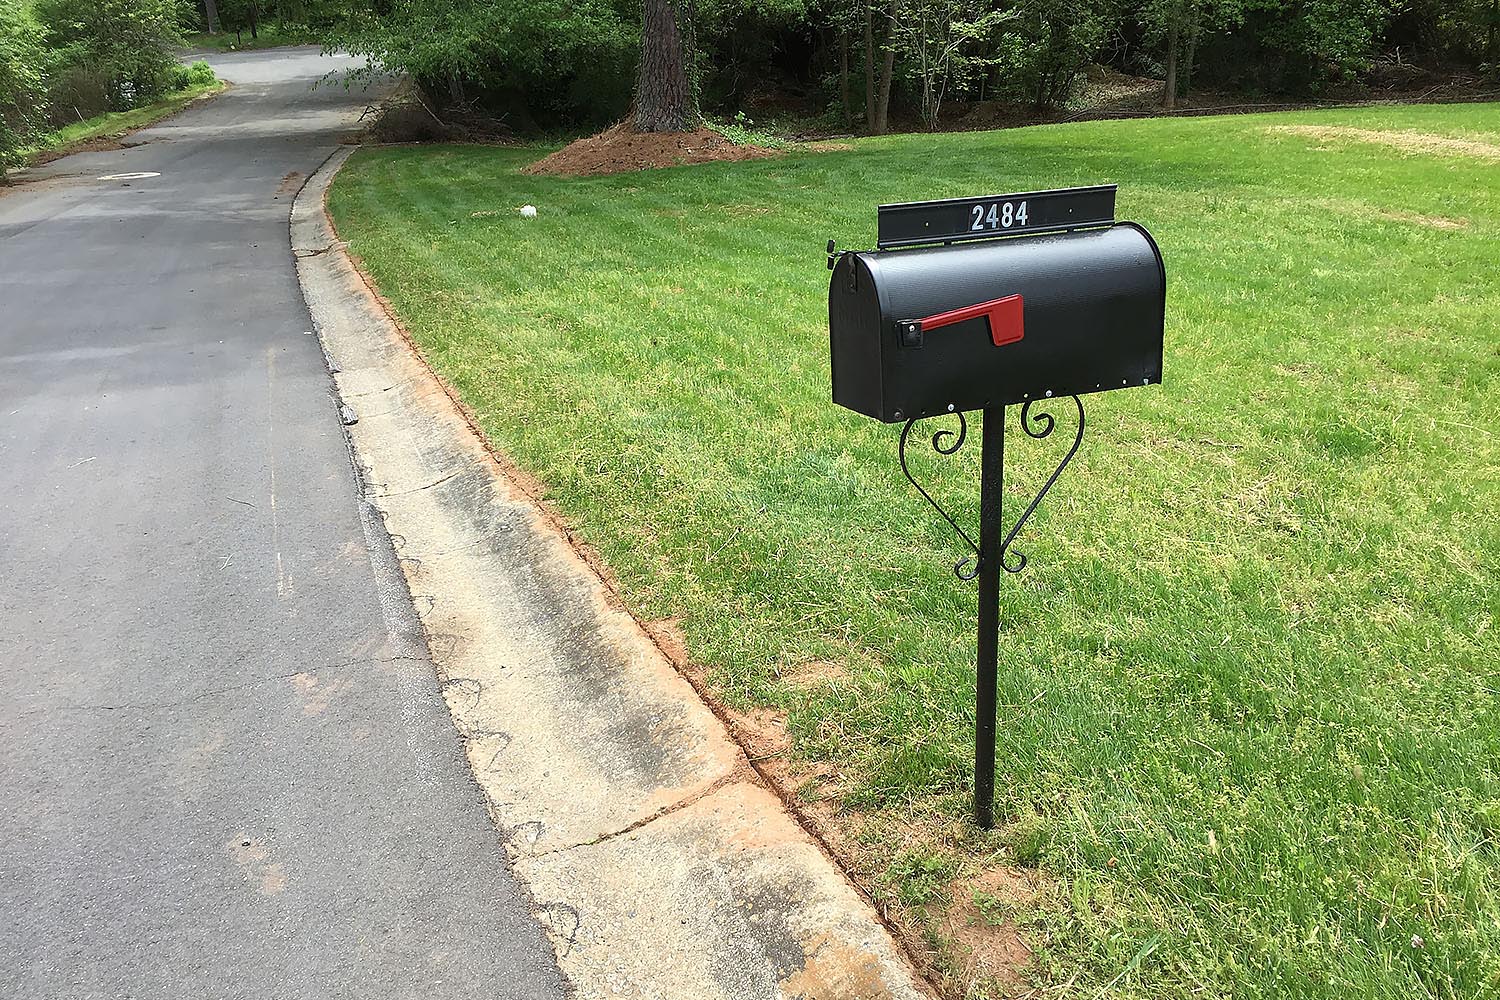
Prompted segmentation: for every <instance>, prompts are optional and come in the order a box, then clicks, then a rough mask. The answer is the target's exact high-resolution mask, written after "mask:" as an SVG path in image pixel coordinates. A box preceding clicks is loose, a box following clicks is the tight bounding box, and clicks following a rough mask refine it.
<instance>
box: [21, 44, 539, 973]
mask: <svg viewBox="0 0 1500 1000" xmlns="http://www.w3.org/2000/svg"><path fill="white" fill-rule="evenodd" d="M216 62H217V63H218V65H217V67H216V68H217V69H218V70H219V72H220V75H221V76H223V77H225V78H227V79H229V80H232V81H234V82H235V84H236V86H235V87H234V89H232V90H231V91H230V92H229V93H227V94H226V95H224V96H222V97H219V98H217V99H215V100H213V101H211V102H207V103H204V104H201V105H197V106H195V107H194V108H192V109H191V110H189V111H187V112H185V113H183V114H182V115H180V116H178V117H177V118H175V119H172V120H171V121H169V122H167V123H165V124H164V125H162V126H159V127H157V128H154V129H151V130H149V131H147V132H143V133H138V134H137V135H136V136H134V137H133V138H132V139H131V140H129V141H130V142H131V143H141V144H139V145H132V146H131V148H128V149H121V150H111V151H103V152H97V153H88V154H82V155H76V156H73V157H69V158H67V159H64V160H60V161H57V162H55V163H53V164H51V165H49V166H48V167H47V168H44V169H43V170H41V171H38V172H37V173H38V176H39V177H40V179H38V180H35V181H34V182H32V183H29V184H27V185H24V186H22V187H20V188H19V189H17V190H15V191H13V192H11V193H6V194H0V996H3V997H6V998H33V997H35V998H62V997H111V998H115V997H173V998H179V997H194V998H203V1000H210V998H229V997H299V998H300V997H309V998H310V997H360V998H366V997H371V998H373V997H401V998H411V997H423V998H442V997H491V998H493V997H525V998H528V1000H530V998H548V997H554V996H562V995H564V993H565V990H564V986H563V984H562V980H561V977H560V975H559V973H558V972H557V969H556V966H555V964H554V962H553V959H552V954H551V950H550V948H549V946H548V945H547V943H546V941H545V939H544V937H543V935H542V933H541V931H540V929H539V927H538V926H537V924H536V922H535V921H534V920H533V918H532V917H531V915H530V912H529V907H528V902H527V900H526V898H525V894H524V891H523V890H521V889H520V888H518V886H517V884H516V883H515V882H514V881H513V879H512V877H511V875H510V873H509V871H508V869H507V867H506V863H505V859H504V854H503V852H502V850H501V849H500V847H499V844H498V837H497V835H496V833H495V831H494V829H493V828H492V826H491V822H490V819H489V817H488V815H487V813H486V811H485V808H484V805H483V802H482V799H481V796H480V793H479V791H478V790H477V788H476V787H475V786H474V784H473V781H472V778H471V776H470V774H469V772H468V768H467V765H466V763H465V761H464V760H463V757H462V750H461V748H460V744H459V741H458V739H457V736H456V734H455V733H454V730H453V725H452V722H451V720H450V717H449V715H448V712H447V709H446V708H445V706H444V705H443V702H442V698H441V695H440V692H439V690H438V684H437V681H436V679H435V677H434V674H433V670H432V665H431V663H430V661H429V660H428V658H427V650H426V646H425V644H424V642H423V640H422V637H421V630H420V627H419V624H418V621H417V619H416V616H415V615H414V613H413V604H412V599H411V597H410V596H409V595H408V593H407V592H406V589H405V585H404V583H403V582H402V580H401V577H400V575H399V572H398V570H397V567H396V565H395V562H394V557H393V554H392V552H391V547H390V542H389V539H387V538H386V537H385V535H384V532H383V529H382V528H381V526H380V524H379V521H378V519H376V518H374V517H373V516H372V515H371V514H370V513H369V511H368V510H367V509H365V507H364V505H363V503H362V502H361V501H360V499H359V489H358V484H357V481H356V476H355V473H354V470H353V468H352V465H351V461H350V456H349V452H348V449H347V446H346V442H345V438H344V434H343V428H342V426H341V425H340V422H339V419H338V410H337V406H336V404H335V403H334V401H333V399H332V396H331V386H330V381H329V376H328V373H327V371H326V369H325V367H324V362H323V358H322V355H321V352H320V349H319V346H318V343H317V339H316V338H315V337H313V336H311V335H310V334H309V333H308V332H307V331H310V330H311V325H310V323H309V320H308V314H307V309H306V306H305V304H304V303H303V301H302V297H301V293H300V291H299V289H298V285H297V281H296V278H295V275H294V269H293V261H292V257H291V252H290V249H289V243H288V231H287V217H288V211H289V207H290V205H291V201H292V198H293V195H294V194H295V192H296V190H297V187H298V186H299V184H300V183H301V180H302V178H303V177H304V176H305V175H307V174H309V173H311V172H312V171H313V170H314V169H315V168H316V167H317V166H318V164H319V163H320V162H322V160H323V159H324V158H325V157H326V156H327V155H328V154H329V153H330V152H331V151H332V150H333V148H334V146H335V144H336V143H337V142H338V140H339V138H340V136H341V134H342V133H343V132H344V131H345V130H346V129H347V128H348V127H349V125H350V124H351V122H352V120H353V118H354V117H355V116H356V115H357V114H358V113H359V111H360V110H362V109H363V107H364V106H365V104H366V97H365V96H364V95H363V94H361V93H359V92H353V93H351V92H348V91H346V90H344V89H343V88H342V87H335V88H319V89H317V90H312V89H310V86H311V84H312V82H313V81H314V80H315V79H317V78H318V77H319V76H320V75H322V74H323V73H325V72H327V71H328V70H329V69H334V68H340V67H343V66H348V65H352V64H351V63H350V62H349V61H348V60H335V59H329V58H322V57H319V56H318V55H317V54H316V52H315V51H312V50H276V51H269V52H262V53H245V54H239V55H230V56H226V57H222V58H220V59H218V60H216ZM127 172H151V173H154V174H158V175H159V176H152V177H147V178H139V179H135V180H103V179H100V178H102V177H103V176H105V175H109V174H118V173H127ZM418 603H419V604H420V602H418Z"/></svg>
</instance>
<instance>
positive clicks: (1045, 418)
mask: <svg viewBox="0 0 1500 1000" xmlns="http://www.w3.org/2000/svg"><path fill="white" fill-rule="evenodd" d="M1065 400H1071V401H1072V403H1073V406H1074V408H1075V409H1077V411H1078V429H1077V431H1076V432H1075V433H1074V435H1073V444H1072V446H1071V447H1069V448H1068V451H1067V453H1066V454H1064V455H1063V457H1062V460H1061V461H1059V462H1058V463H1057V466H1056V467H1055V468H1054V469H1053V470H1052V474H1051V475H1050V476H1048V477H1047V481H1046V482H1044V483H1043V484H1042V487H1041V489H1039V490H1038V491H1037V493H1036V496H1034V497H1033V498H1032V500H1031V502H1030V503H1029V504H1027V505H1026V509H1025V510H1024V511H1022V512H1021V516H1020V517H1018V518H1016V522H1015V524H1013V525H1011V527H1010V530H1009V531H1007V532H1006V533H1005V536H1004V539H1003V541H1001V543H1000V550H999V557H998V559H999V566H1000V568H1001V569H1004V570H1005V571H1006V572H1007V573H1019V572H1021V571H1022V570H1023V569H1025V568H1026V563H1027V558H1026V554H1025V553H1024V552H1022V551H1021V550H1020V549H1017V548H1014V546H1013V543H1014V542H1015V540H1016V536H1017V535H1019V534H1020V533H1021V529H1022V528H1024V527H1025V526H1026V522H1027V521H1029V520H1031V515H1032V514H1034V513H1036V509H1037V507H1038V506H1039V505H1040V504H1041V502H1042V500H1043V498H1045V497H1046V496H1047V494H1048V492H1050V491H1051V489H1052V486H1053V484H1054V483H1056V482H1057V480H1058V478H1059V477H1060V476H1061V475H1062V472H1063V469H1065V468H1067V467H1068V463H1070V462H1072V461H1073V456H1074V455H1076V454H1078V448H1079V446H1080V445H1081V444H1082V443H1083V429H1084V424H1085V418H1084V411H1083V400H1081V399H1079V398H1078V397H1077V396H1059V397H1057V398H1056V399H1031V400H1027V401H1026V402H1025V403H1023V404H1022V405H1021V430H1023V431H1024V432H1025V433H1026V436H1027V437H1030V438H1033V439H1035V440H1038V441H1040V440H1043V439H1045V438H1048V437H1050V436H1051V435H1052V432H1053V431H1054V430H1056V429H1057V420H1056V418H1055V417H1054V416H1053V415H1052V414H1051V413H1046V412H1040V411H1038V412H1036V413H1033V412H1032V409H1033V407H1037V406H1041V407H1046V406H1050V405H1051V404H1053V403H1061V402H1063V401H1065ZM952 416H956V417H957V418H958V430H956V431H953V430H948V429H946V428H944V429H943V430H940V431H938V432H937V433H935V434H933V435H932V448H933V450H934V451H936V452H937V453H938V454H939V455H954V454H957V453H958V451H959V449H961V448H962V447H963V446H964V443H965V442H966V441H967V440H968V437H969V423H968V420H967V419H966V418H965V416H964V414H963V413H961V412H960V413H955V414H952ZM920 419H926V418H921V417H914V418H912V419H911V420H908V421H907V422H906V426H905V427H903V428H902V429H901V441H900V443H899V444H898V445H897V456H898V458H899V459H900V461H901V472H902V474H903V475H905V476H906V480H907V482H909V483H911V484H912V486H913V487H914V488H915V489H916V491H917V492H918V493H920V494H921V495H922V498H923V499H924V500H926V501H927V502H928V503H929V504H931V505H932V509H933V510H935V511H937V512H938V514H939V516H941V517H942V519H943V520H944V521H946V522H948V525H949V526H950V527H951V528H952V529H953V530H954V531H956V532H957V533H958V535H959V537H961V538H962V539H963V540H964V542H965V543H967V545H968V546H969V548H970V549H972V550H973V554H972V555H967V556H965V557H964V558H962V559H960V560H959V561H958V562H957V563H955V564H954V565H953V572H954V575H956V576H957V577H958V578H959V579H960V580H964V581H969V580H973V579H975V578H976V577H978V576H979V574H980V572H981V571H982V569H983V568H984V567H983V566H982V562H983V560H982V557H981V553H980V546H979V543H978V542H976V541H975V540H974V537H973V536H972V535H970V534H969V533H968V532H967V531H965V530H964V529H963V527H962V526H960V525H959V523H958V521H957V520H956V519H955V518H954V517H953V515H951V514H949V513H948V511H946V510H945V509H943V506H942V505H941V504H940V503H938V502H937V500H935V499H934V498H933V496H932V494H931V493H929V492H928V491H927V490H926V489H925V488H924V487H923V486H922V484H921V483H919V482H918V481H917V478H916V477H915V476H914V475H912V471H911V467H910V466H909V465H908V464H907V460H906V445H907V439H908V438H909V437H910V436H911V431H912V428H913V427H914V426H916V423H917V421H918V420H920ZM996 426H998V427H1000V429H1001V433H1000V440H999V441H996V442H994V445H995V447H998V448H1001V449H1003V448H1004V447H1005V433H1004V426H1005V418H1004V413H1003V407H1002V413H1001V418H1000V420H999V421H997V423H996ZM989 446H990V442H987V441H981V442H980V447H981V448H986V447H989ZM1001 454H1002V455H1003V454H1004V452H1003V450H1002V452H1001ZM1003 469H1004V467H1003V463H1002V465H1001V477H1002V481H1003V476H1004V471H1003ZM996 485H997V487H998V486H1000V485H1002V484H996ZM997 513H998V510H997Z"/></svg>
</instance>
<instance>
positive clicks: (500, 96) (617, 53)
mask: <svg viewBox="0 0 1500 1000" xmlns="http://www.w3.org/2000/svg"><path fill="white" fill-rule="evenodd" d="M332 35H333V37H332V38H331V39H329V44H330V45H333V46H335V47H338V48H343V49H346V50H347V51H350V52H353V53H355V54H356V55H366V56H369V57H370V58H371V60H372V61H373V62H374V64H375V68H376V69H377V70H378V71H391V72H396V73H400V74H405V75H407V76H409V77H410V78H411V79H412V80H414V81H415V82H416V83H417V85H418V86H419V87H420V88H421V91H422V93H423V95H424V96H425V98H426V100H427V102H428V103H429V104H431V105H433V106H434V107H438V108H441V107H447V106H452V105H457V104H472V105H477V106H480V107H484V108H486V109H489V110H491V111H494V112H497V113H500V114H501V115H502V116H504V117H506V118H508V119H509V120H510V121H511V123H512V124H514V125H515V126H517V127H520V128H527V127H530V126H533V125H535V124H537V123H556V122H581V121H600V120H608V119H610V118H613V117H618V116H619V115H620V114H622V113H623V112H624V110H625V109H626V108H627V107H628V105H629V101H630V93H631V77H632V72H633V70H634V66H635V54H636V50H637V48H638V46H639V35H638V33H637V30H636V29H635V27H634V25H633V23H628V22H627V21H626V20H625V18H624V17H623V15H622V14H621V13H620V12H619V11H618V10H616V8H615V7H614V6H612V5H611V4H610V3H609V2H606V0H577V2H573V0H518V2H507V3H492V2H489V0H397V2H394V3H391V4H390V5H389V7H388V8H387V9H385V10H384V11H382V12H381V13H379V14H376V13H372V12H365V13H360V14H356V15H353V16H351V17H350V18H349V19H348V20H347V21H345V22H344V24H343V26H342V27H340V28H338V29H337V30H335V31H334V32H333V33H332Z"/></svg>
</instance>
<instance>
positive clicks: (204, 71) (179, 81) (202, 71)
mask: <svg viewBox="0 0 1500 1000" xmlns="http://www.w3.org/2000/svg"><path fill="white" fill-rule="evenodd" d="M216 79H218V78H217V77H215V76H214V71H213V67H212V66H210V65H209V64H208V63H206V62H204V61H203V60H202V59H199V60H198V61H197V62H195V63H193V64H191V65H188V66H184V65H182V64H181V63H178V64H177V65H175V66H173V67H172V69H171V71H170V81H171V89H172V90H187V89H188V88H189V87H202V86H206V85H207V84H210V83H213V82H214V80H216Z"/></svg>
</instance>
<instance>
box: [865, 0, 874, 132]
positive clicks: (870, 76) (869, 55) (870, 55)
mask: <svg viewBox="0 0 1500 1000" xmlns="http://www.w3.org/2000/svg"><path fill="white" fill-rule="evenodd" d="M865 129H866V130H867V131H870V132H874V131H875V15H874V14H872V13H871V12H870V8H869V5H868V4H866V6H865Z"/></svg>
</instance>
